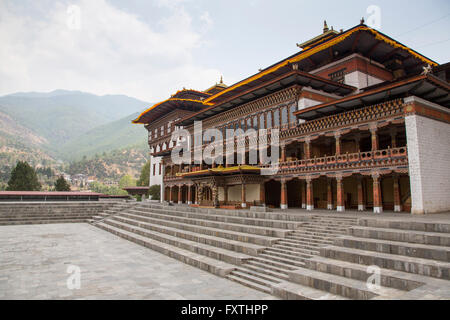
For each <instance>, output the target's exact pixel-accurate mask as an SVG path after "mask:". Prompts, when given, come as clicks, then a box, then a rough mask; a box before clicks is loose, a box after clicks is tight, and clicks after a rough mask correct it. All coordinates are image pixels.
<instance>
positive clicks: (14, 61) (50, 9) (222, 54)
mask: <svg viewBox="0 0 450 320" xmlns="http://www.w3.org/2000/svg"><path fill="white" fill-rule="evenodd" d="M370 6H376V7H377V8H379V10H380V11H379V12H380V14H379V18H380V19H375V18H377V17H378V15H377V14H376V12H377V11H373V7H372V9H371V10H369V11H370V12H367V9H368V8H369V7H370ZM363 16H364V17H365V18H366V22H369V23H370V22H371V21H373V22H374V23H377V24H378V26H379V27H380V28H381V31H382V32H384V33H386V34H387V35H389V36H391V37H393V38H395V39H397V40H399V41H400V42H402V43H404V44H405V45H408V46H410V47H411V48H413V49H415V50H417V51H419V52H421V53H422V54H424V55H425V56H427V57H429V58H430V59H432V60H435V61H436V62H438V63H445V62H448V61H450V54H449V53H450V34H449V30H450V1H448V0H431V1H430V0H428V1H423V0H421V1H417V0H409V1H407V0H404V1H403V0H395V1H394V0H388V1H385V0H380V1H373V0H370V1H365V0H357V1H353V0H352V1H350V0H341V1H335V0H331V1H329V0H316V1H301V0H226V1H225V0H131V1H130V0H128V1H125V0H70V1H64V0H61V1H50V0H39V1H35V0H29V1H28V0H11V1H8V0H0V95H4V94H9V93H13V92H18V91H52V90H55V89H67V90H81V91H86V92H91V93H95V94H101V95H103V94H125V95H128V96H132V97H136V98H139V99H142V100H145V101H148V102H157V101H158V100H162V99H166V98H168V97H169V95H170V94H172V93H174V92H176V91H177V90H178V89H181V88H183V87H185V88H192V89H198V90H204V89H206V88H208V87H209V86H211V85H213V84H214V83H215V82H217V81H219V78H220V75H223V77H224V81H225V83H226V84H232V83H234V82H236V81H238V80H240V79H242V78H244V77H247V76H250V75H252V74H254V73H256V72H257V71H258V69H259V68H263V67H267V66H268V65H271V64H273V63H275V62H277V61H279V60H281V59H283V58H285V57H287V56H289V55H291V54H293V53H295V52H297V51H298V48H297V47H296V43H300V42H303V41H306V40H308V39H310V38H312V37H314V36H316V35H318V34H319V33H321V32H322V27H323V20H324V19H326V20H327V22H328V25H329V26H330V27H331V26H334V29H335V30H339V29H341V28H343V29H344V30H346V29H348V28H350V27H353V26H355V25H357V24H359V21H360V19H361V17H363Z"/></svg>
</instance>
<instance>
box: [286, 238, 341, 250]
mask: <svg viewBox="0 0 450 320" xmlns="http://www.w3.org/2000/svg"><path fill="white" fill-rule="evenodd" d="M277 244H283V245H285V246H290V247H297V248H303V247H304V246H312V247H316V246H324V245H329V244H333V240H331V239H330V240H318V239H307V238H305V239H304V238H289V237H286V238H284V239H283V240H280V241H279V242H278V243H277Z"/></svg>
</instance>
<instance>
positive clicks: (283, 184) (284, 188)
mask: <svg viewBox="0 0 450 320" xmlns="http://www.w3.org/2000/svg"><path fill="white" fill-rule="evenodd" d="M280 208H281V209H287V208H288V195H287V185H286V181H284V180H282V181H281V202H280Z"/></svg>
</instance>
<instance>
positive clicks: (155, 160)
mask: <svg viewBox="0 0 450 320" xmlns="http://www.w3.org/2000/svg"><path fill="white" fill-rule="evenodd" d="M160 163H161V157H150V186H153V185H155V184H159V185H160V184H161V181H162V174H159V164H160ZM153 165H155V172H154V174H155V175H153ZM161 172H162V168H161Z"/></svg>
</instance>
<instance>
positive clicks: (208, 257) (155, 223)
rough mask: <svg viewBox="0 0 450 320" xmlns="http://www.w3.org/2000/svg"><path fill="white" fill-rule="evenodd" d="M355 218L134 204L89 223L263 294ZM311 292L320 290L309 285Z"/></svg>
mask: <svg viewBox="0 0 450 320" xmlns="http://www.w3.org/2000/svg"><path fill="white" fill-rule="evenodd" d="M356 222H357V219H356V218H346V217H338V216H331V215H326V216H309V215H294V214H287V213H282V212H255V211H251V210H217V209H202V208H191V207H187V206H178V205H174V206H167V205H162V204H156V203H145V202H143V203H137V204H136V205H134V206H133V207H129V208H126V209H125V210H123V211H121V212H118V213H116V214H113V215H111V216H109V217H107V218H104V219H103V220H99V221H96V222H94V223H93V224H94V225H95V226H97V227H99V228H101V229H103V230H106V231H109V232H111V233H113V234H115V235H117V236H120V237H122V238H124V239H128V240H130V241H133V242H135V243H138V244H141V245H143V246H146V247H148V248H151V249H153V250H155V251H158V252H161V253H163V254H166V255H168V256H170V257H173V258H176V259H178V260H180V261H183V262H185V263H187V264H190V265H193V266H196V267H198V268H201V269H203V270H206V271H209V272H212V273H214V274H217V275H220V276H223V277H226V278H228V279H230V280H233V281H236V282H239V283H241V284H243V285H246V286H248V287H251V288H254V289H257V290H261V291H264V292H267V293H271V292H272V286H273V285H275V284H279V283H281V282H283V281H286V280H289V272H291V271H294V270H297V269H298V268H301V267H304V266H305V263H306V261H307V260H308V259H310V258H311V257H313V256H314V255H317V254H319V249H320V248H321V247H323V246H326V245H329V244H331V243H333V239H335V238H336V237H337V236H338V235H342V234H345V233H346V228H348V227H349V226H352V225H356ZM310 291H311V297H312V298H315V297H319V296H320V295H323V292H320V291H319V290H315V289H311V290H310Z"/></svg>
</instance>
